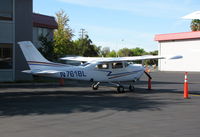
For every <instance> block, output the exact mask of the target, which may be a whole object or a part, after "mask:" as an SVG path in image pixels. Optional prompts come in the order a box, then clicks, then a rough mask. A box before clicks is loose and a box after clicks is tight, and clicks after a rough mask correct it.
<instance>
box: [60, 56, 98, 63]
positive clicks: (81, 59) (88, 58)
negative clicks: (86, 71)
mask: <svg viewBox="0 0 200 137" xmlns="http://www.w3.org/2000/svg"><path fill="white" fill-rule="evenodd" d="M100 58H101V57H81V56H78V57H63V58H60V59H61V60H72V61H81V62H91V61H94V60H99V59H100Z"/></svg>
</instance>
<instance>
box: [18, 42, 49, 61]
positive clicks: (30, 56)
mask: <svg viewBox="0 0 200 137" xmlns="http://www.w3.org/2000/svg"><path fill="white" fill-rule="evenodd" d="M18 44H19V45H20V48H21V50H22V52H23V54H24V56H25V58H26V61H38V62H49V61H48V60H47V59H45V58H44V57H43V56H42V54H41V53H40V52H39V51H38V50H37V49H36V47H35V46H34V45H33V43H32V42H30V41H22V42H18Z"/></svg>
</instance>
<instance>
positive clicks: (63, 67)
mask: <svg viewBox="0 0 200 137" xmlns="http://www.w3.org/2000/svg"><path fill="white" fill-rule="evenodd" d="M18 44H19V45H20V48H21V50H22V52H23V54H24V56H25V59H26V61H27V63H28V65H29V67H30V70H24V71H22V72H24V73H29V74H32V75H38V76H46V77H53V78H64V79H74V80H85V81H91V82H93V84H92V88H93V89H94V90H97V89H98V87H99V85H100V83H110V84H112V85H115V86H116V87H117V93H123V92H124V87H125V85H122V84H121V83H120V82H123V81H131V82H135V81H137V80H139V79H140V77H141V76H142V75H143V74H144V73H145V74H147V75H148V73H146V72H145V69H144V67H143V66H142V65H140V64H131V63H129V62H131V61H138V60H149V59H179V58H182V56H172V57H171V58H166V57H161V56H152V55H149V56H135V57H114V58H103V57H102V58H101V57H64V58H61V59H62V60H73V61H81V62H85V63H83V64H81V65H79V66H74V65H68V64H62V63H54V62H50V61H48V60H47V59H45V58H44V57H43V56H42V55H41V54H40V52H39V51H38V50H37V49H36V48H35V46H34V45H33V44H32V43H31V42H30V41H22V42H18ZM148 76H149V75H148ZM149 77H150V76H149ZM128 89H129V90H130V91H134V89H135V88H134V86H133V85H132V83H131V84H130V85H128Z"/></svg>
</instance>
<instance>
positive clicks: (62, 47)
mask: <svg viewBox="0 0 200 137" xmlns="http://www.w3.org/2000/svg"><path fill="white" fill-rule="evenodd" d="M56 21H57V23H58V29H57V30H56V31H55V32H54V41H55V45H54V52H55V54H56V55H57V57H61V56H65V55H66V54H71V53H72V52H73V49H74V47H73V43H72V40H71V39H72V37H73V33H72V29H71V28H70V27H69V25H68V22H69V17H68V16H67V14H66V13H65V12H64V11H63V10H60V11H58V12H57V13H56Z"/></svg>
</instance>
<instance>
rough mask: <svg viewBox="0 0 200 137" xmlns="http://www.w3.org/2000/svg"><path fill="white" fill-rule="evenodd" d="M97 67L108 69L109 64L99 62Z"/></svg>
mask: <svg viewBox="0 0 200 137" xmlns="http://www.w3.org/2000/svg"><path fill="white" fill-rule="evenodd" d="M97 68H98V69H108V68H109V64H107V63H104V64H99V65H97Z"/></svg>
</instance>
